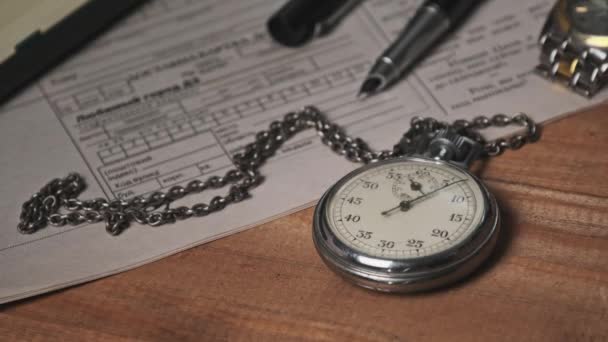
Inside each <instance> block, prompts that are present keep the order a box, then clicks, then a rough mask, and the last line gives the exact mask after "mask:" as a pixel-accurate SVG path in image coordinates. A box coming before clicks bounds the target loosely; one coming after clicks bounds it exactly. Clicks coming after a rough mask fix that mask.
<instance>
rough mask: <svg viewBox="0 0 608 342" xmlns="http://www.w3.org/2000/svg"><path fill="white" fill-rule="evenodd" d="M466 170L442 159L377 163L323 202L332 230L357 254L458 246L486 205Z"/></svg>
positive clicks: (400, 254)
mask: <svg viewBox="0 0 608 342" xmlns="http://www.w3.org/2000/svg"><path fill="white" fill-rule="evenodd" d="M484 198H485V197H484V196H483V191H482V189H481V188H480V186H479V185H478V183H477V182H476V181H475V180H474V179H473V177H472V176H471V175H470V174H469V173H468V172H466V171H463V170H461V169H458V168H456V167H452V166H449V165H446V164H444V163H435V162H424V161H414V160H407V161H400V162H392V163H386V164H378V165H376V166H374V167H372V168H369V169H366V170H365V171H363V172H360V173H356V174H355V175H354V176H352V178H350V179H348V180H346V181H345V182H343V183H342V185H341V186H340V188H338V189H337V190H336V191H335V192H334V194H333V196H332V197H331V198H330V199H329V201H328V203H327V206H328V207H327V210H326V213H327V221H328V222H329V226H330V229H331V230H332V231H333V232H334V234H335V235H336V236H337V237H338V239H339V240H340V241H342V242H343V243H344V244H346V245H347V246H349V247H351V248H353V249H355V250H357V251H358V252H360V253H361V254H365V255H370V256H374V257H382V258H387V259H413V258H420V257H426V256H431V255H436V254H439V253H443V252H446V251H448V250H450V249H452V248H455V247H457V246H458V245H459V244H461V243H462V242H463V241H465V240H466V239H467V238H469V237H471V236H472V234H474V233H475V232H476V230H477V229H478V227H479V226H480V224H481V221H482V219H483V215H484V211H485V209H486V205H487V204H486V203H485V199H484Z"/></svg>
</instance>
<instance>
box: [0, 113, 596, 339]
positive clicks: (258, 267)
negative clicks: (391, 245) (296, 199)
mask: <svg viewBox="0 0 608 342" xmlns="http://www.w3.org/2000/svg"><path fill="white" fill-rule="evenodd" d="M607 130H608V105H604V106H601V107H597V108H595V109H593V110H589V111H586V112H584V113H580V114H577V115H574V116H571V117H569V118H567V119H564V120H562V121H559V122H556V123H553V124H551V125H548V126H547V127H546V128H545V129H544V135H543V138H542V140H541V141H540V142H539V143H537V144H534V145H530V146H526V147H525V148H523V149H522V150H521V151H518V152H507V153H506V154H504V155H503V156H501V157H499V158H495V159H493V160H490V161H489V162H487V163H485V164H484V165H483V166H481V167H480V170H479V172H478V174H479V175H480V176H481V178H482V179H484V180H485V181H486V182H487V184H488V185H489V187H490V188H491V190H492V191H494V193H495V194H496V195H497V198H498V200H499V204H500V206H501V208H502V210H503V214H504V218H505V225H504V227H505V228H506V229H504V234H503V235H502V236H501V239H500V242H499V246H498V249H497V251H496V252H495V253H494V254H493V256H492V258H491V260H489V261H488V262H487V263H486V264H484V266H483V267H482V269H481V270H479V271H478V272H476V273H475V275H474V276H472V277H470V278H469V279H467V280H466V281H464V282H461V283H459V284H457V285H454V286H452V287H449V288H447V289H443V290H441V291H435V292H431V293H425V294H419V295H413V296H412V295H407V296H406V295H386V294H378V293H374V292H371V291H368V290H364V289H360V288H357V287H354V286H352V285H350V284H349V283H347V282H345V281H343V280H342V279H340V278H339V277H338V276H336V275H334V274H333V273H332V272H330V271H329V270H328V269H327V268H326V267H325V266H324V265H323V263H322V262H321V260H320V258H319V256H318V255H317V254H316V252H315V249H314V246H313V243H312V240H311V216H312V209H308V210H303V211H301V212H298V213H296V214H292V215H290V216H288V217H285V218H282V219H278V220H275V221H273V222H270V223H268V224H265V225H262V226H259V227H257V228H255V229H251V230H248V231H246V232H243V233H240V234H236V235H234V236H231V237H228V238H225V239H221V240H219V241H215V242H213V243H209V244H206V245H203V246H200V247H197V248H193V249H190V250H188V251H186V252H183V253H180V254H177V255H174V256H172V257H168V258H166V259H163V260H161V261H158V262H155V263H152V264H149V265H146V266H143V267H140V268H138V269H135V270H133V271H129V272H126V273H122V274H119V275H116V276H112V277H109V278H105V279H102V280H98V281H95V282H92V283H88V284H85V285H82V286H77V287H74V288H71V289H67V290H64V291H59V292H56V293H52V294H49V295H44V296H40V297H37V298H33V299H29V300H24V301H21V302H18V303H13V304H9V305H6V306H3V307H0V341H12V340H28V341H29V340H32V341H54V340H60V341H66V340H76V341H83V340H87V341H96V340H99V341H102V340H104V341H105V340H118V341H175V340H191V341H202V340H206V341H227V340H230V341H234V340H237V341H238V340H244V341H275V340H280V341H285V340H304V341H308V340H314V341H339V340H344V341H355V340H356V341H608V133H607Z"/></svg>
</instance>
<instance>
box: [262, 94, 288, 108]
mask: <svg viewBox="0 0 608 342" xmlns="http://www.w3.org/2000/svg"><path fill="white" fill-rule="evenodd" d="M258 101H259V102H260V104H261V105H262V107H263V108H264V109H270V108H275V107H278V106H282V105H284V104H285V100H284V99H283V98H282V97H281V95H280V94H278V93H271V94H268V95H266V96H262V97H260V98H259V100H258Z"/></svg>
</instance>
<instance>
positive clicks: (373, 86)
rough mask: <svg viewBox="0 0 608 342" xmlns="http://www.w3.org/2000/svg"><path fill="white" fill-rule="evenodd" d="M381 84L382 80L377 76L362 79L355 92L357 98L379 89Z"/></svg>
mask: <svg viewBox="0 0 608 342" xmlns="http://www.w3.org/2000/svg"><path fill="white" fill-rule="evenodd" d="M381 86H382V80H381V79H379V78H378V77H370V78H367V79H366V80H365V81H363V84H362V85H361V89H359V94H357V97H358V98H365V97H368V96H370V95H372V94H374V93H375V92H377V91H379V90H380V88H381Z"/></svg>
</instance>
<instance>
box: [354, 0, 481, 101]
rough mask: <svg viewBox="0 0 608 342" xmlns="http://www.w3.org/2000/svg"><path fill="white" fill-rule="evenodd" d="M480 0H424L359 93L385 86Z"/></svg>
mask: <svg viewBox="0 0 608 342" xmlns="http://www.w3.org/2000/svg"><path fill="white" fill-rule="evenodd" d="M482 1H483V0H427V1H425V2H424V4H423V5H422V6H421V7H420V8H419V9H418V10H417V11H416V14H415V15H414V17H413V18H412V20H410V22H409V23H408V24H407V26H406V27H405V29H404V30H403V31H402V32H401V33H400V34H399V36H398V37H397V39H395V41H394V42H393V43H392V44H391V45H390V46H389V47H388V48H387V49H386V50H385V51H384V52H383V53H382V55H381V56H380V57H379V58H378V59H377V60H376V63H375V64H374V66H373V67H372V69H371V70H370V72H369V73H368V74H367V77H366V79H365V81H364V82H363V85H362V86H361V89H360V90H359V96H368V95H372V94H374V93H378V92H381V91H383V90H384V89H386V87H388V86H389V85H391V84H393V83H394V82H395V81H396V80H398V79H399V78H400V77H401V75H403V73H405V71H406V70H407V69H408V68H409V67H411V66H412V64H413V63H415V62H416V61H417V60H418V59H419V58H420V57H421V56H422V54H424V53H425V52H426V51H427V50H429V48H431V47H432V46H433V44H434V43H435V42H437V41H438V40H439V39H440V38H442V37H443V36H445V34H446V33H447V32H448V31H450V30H451V29H452V28H453V27H454V26H455V25H456V24H457V23H458V22H459V21H460V19H462V18H463V17H464V16H465V15H466V14H467V13H468V12H469V11H470V9H471V8H472V7H473V5H477V4H479V3H481V2H482Z"/></svg>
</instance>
